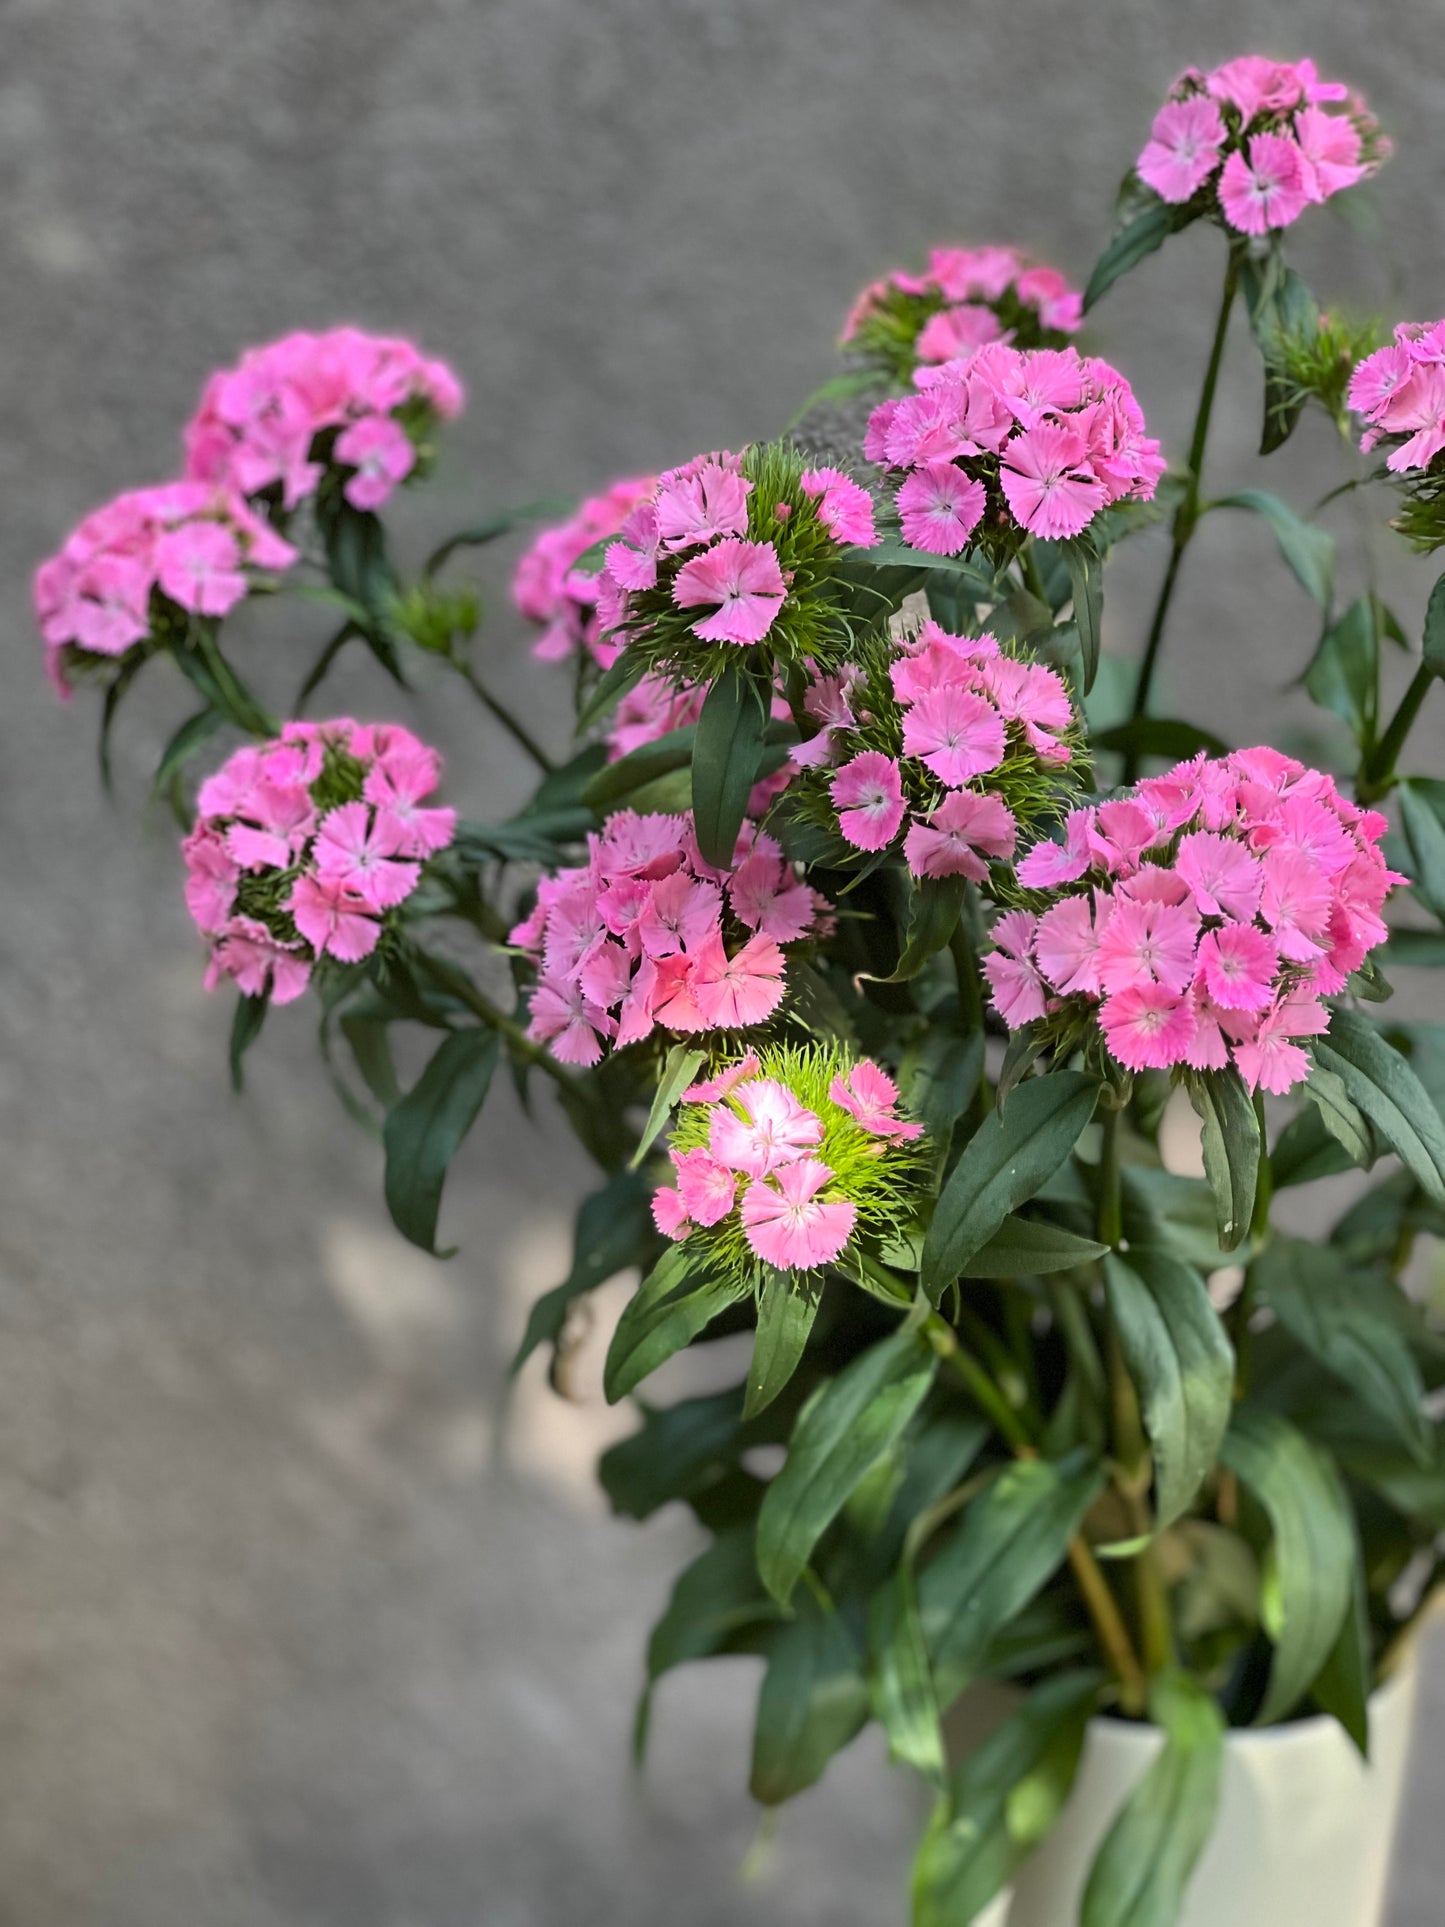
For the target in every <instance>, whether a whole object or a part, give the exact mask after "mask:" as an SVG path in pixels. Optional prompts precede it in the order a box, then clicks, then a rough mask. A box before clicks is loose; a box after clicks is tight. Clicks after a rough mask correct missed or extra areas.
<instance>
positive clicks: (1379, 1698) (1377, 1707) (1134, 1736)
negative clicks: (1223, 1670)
mask: <svg viewBox="0 0 1445 1927" xmlns="http://www.w3.org/2000/svg"><path fill="white" fill-rule="evenodd" d="M1416 1670H1417V1668H1416V1661H1415V1656H1414V1654H1413V1653H1411V1654H1410V1655H1409V1656H1408V1657H1407V1658H1406V1659H1404V1660H1403V1661H1402V1662H1401V1664H1400V1665H1399V1666H1397V1667H1395V1668H1394V1669H1393V1670H1392V1671H1391V1672H1390V1673H1389V1674H1388V1675H1387V1677H1386V1678H1384V1679H1382V1680H1381V1681H1380V1682H1379V1683H1378V1685H1376V1686H1375V1688H1374V1689H1373V1691H1372V1692H1371V1694H1370V1697H1369V1700H1368V1702H1367V1704H1368V1706H1369V1708H1370V1711H1371V1712H1372V1713H1375V1712H1383V1711H1384V1710H1385V1709H1386V1708H1387V1707H1389V1706H1392V1705H1393V1704H1394V1703H1395V1702H1396V1700H1398V1699H1399V1698H1400V1697H1401V1696H1402V1695H1403V1694H1404V1693H1406V1691H1407V1690H1410V1689H1413V1687H1414V1685H1415V1680H1416ZM1089 1726H1090V1727H1091V1728H1094V1727H1097V1728H1099V1729H1100V1730H1101V1731H1103V1732H1105V1733H1107V1734H1108V1735H1109V1737H1110V1739H1111V1740H1119V1741H1123V1742H1125V1743H1126V1744H1133V1745H1138V1746H1146V1745H1147V1746H1153V1745H1155V1744H1156V1743H1157V1742H1156V1740H1155V1738H1154V1736H1155V1735H1157V1734H1158V1733H1159V1730H1160V1729H1159V1728H1158V1727H1157V1726H1153V1725H1151V1724H1150V1723H1149V1722H1148V1721H1147V1720H1127V1719H1122V1718H1121V1717H1120V1716H1119V1715H1118V1714H1117V1713H1096V1714H1095V1715H1094V1716H1093V1718H1092V1719H1091V1720H1090V1721H1089ZM1326 1730H1332V1731H1334V1732H1337V1733H1341V1734H1343V1728H1342V1727H1341V1726H1340V1724H1339V1722H1338V1721H1337V1720H1336V1719H1335V1717H1334V1715H1333V1714H1332V1713H1311V1714H1310V1715H1309V1716H1308V1717H1307V1718H1305V1719H1302V1720H1281V1721H1279V1722H1277V1723H1276V1724H1275V1725H1273V1726H1231V1727H1228V1728H1226V1730H1225V1735H1224V1743H1225V1745H1226V1746H1229V1747H1240V1748H1254V1747H1262V1746H1286V1745H1291V1744H1296V1743H1304V1742H1307V1741H1309V1740H1312V1739H1314V1738H1316V1737H1318V1736H1319V1735H1320V1734H1321V1733H1323V1732H1324V1731H1326ZM1351 1744H1353V1742H1352V1743H1351Z"/></svg>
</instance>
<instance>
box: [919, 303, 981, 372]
mask: <svg viewBox="0 0 1445 1927" xmlns="http://www.w3.org/2000/svg"><path fill="white" fill-rule="evenodd" d="M1002 338H1003V324H1002V323H1001V322H1000V320H999V318H998V316H997V315H996V314H995V313H994V311H993V309H992V308H984V307H980V306H978V305H976V304H975V303H974V302H971V301H967V302H960V303H959V304H958V305H957V306H956V307H952V308H940V309H939V311H938V313H937V314H935V315H930V316H929V318H928V320H927V321H925V322H924V324H923V326H922V328H920V330H919V332H918V339H917V341H916V342H914V344H913V352H914V353H915V354H916V355H917V357H918V359H919V360H920V361H956V360H957V359H958V358H959V357H960V356H961V355H971V354H972V353H973V352H974V350H975V349H976V348H982V347H984V346H985V345H986V343H988V342H990V341H1000V340H1002Z"/></svg>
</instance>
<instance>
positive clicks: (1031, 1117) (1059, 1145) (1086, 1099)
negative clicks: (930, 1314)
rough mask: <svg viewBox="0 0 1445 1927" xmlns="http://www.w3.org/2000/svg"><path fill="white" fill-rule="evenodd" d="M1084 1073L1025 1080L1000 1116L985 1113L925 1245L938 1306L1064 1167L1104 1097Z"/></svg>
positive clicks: (926, 1271)
mask: <svg viewBox="0 0 1445 1927" xmlns="http://www.w3.org/2000/svg"><path fill="white" fill-rule="evenodd" d="M1098 1097H1099V1086H1098V1083H1097V1081H1096V1080H1095V1079H1094V1078H1092V1077H1089V1076H1087V1075H1086V1074H1085V1073H1084V1072H1083V1071H1054V1072H1051V1073H1050V1074H1049V1075H1048V1076H1046V1077H1035V1078H1031V1079H1030V1080H1029V1081H1028V1082H1027V1083H1026V1084H1022V1085H1020V1087H1019V1089H1018V1090H1016V1091H1015V1092H1014V1094H1013V1096H1012V1097H1010V1099H1009V1102H1008V1110H1007V1111H1006V1112H1005V1113H1004V1114H1003V1115H1002V1116H1000V1115H999V1113H998V1112H997V1111H995V1112H994V1113H993V1114H992V1115H991V1116H990V1117H987V1118H985V1119H984V1121H983V1123H982V1124H981V1125H980V1126H979V1128H978V1130H977V1131H976V1132H975V1133H974V1135H973V1137H971V1138H970V1139H969V1142H968V1144H967V1146H966V1148H965V1150H964V1153H963V1156H962V1157H961V1158H960V1159H959V1161H958V1163H957V1164H956V1165H955V1166H954V1169H953V1172H952V1174H951V1175H950V1177H949V1180H948V1183H947V1184H946V1185H945V1186H944V1188H943V1193H942V1195H941V1196H940V1198H939V1200H938V1208H937V1210H936V1211H935V1212H934V1214H933V1223H932V1224H931V1225H930V1226H929V1229H928V1238H927V1241H926V1243H925V1244H924V1247H923V1271H922V1276H923V1287H924V1290H925V1291H926V1292H927V1293H928V1296H929V1298H930V1299H931V1301H932V1302H933V1303H934V1304H935V1305H936V1304H937V1303H938V1301H939V1300H940V1299H941V1298H942V1296H943V1294H944V1292H945V1291H946V1290H947V1289H948V1287H949V1286H950V1285H951V1284H952V1283H953V1281H954V1279H955V1278H958V1277H960V1276H962V1275H964V1274H966V1273H967V1271H968V1263H969V1260H970V1259H971V1258H972V1257H973V1255H974V1253H975V1252H977V1251H981V1250H982V1249H983V1247H984V1246H985V1245H986V1244H987V1243H988V1241H989V1239H990V1238H991V1237H992V1236H993V1234H994V1233H995V1232H996V1231H997V1230H998V1229H999V1227H1000V1226H1001V1225H1002V1223H1003V1221H1004V1219H1005V1218H1006V1217H1007V1216H1008V1214H1009V1213H1010V1212H1011V1211H1016V1210H1017V1209H1018V1207H1019V1206H1020V1205H1021V1204H1026V1203H1027V1202H1028V1200H1029V1199H1030V1198H1032V1197H1033V1196H1034V1195H1035V1193H1036V1192H1037V1191H1038V1190H1039V1188H1040V1186H1041V1185H1044V1184H1046V1183H1047V1182H1048V1180H1049V1179H1050V1178H1051V1177H1052V1176H1053V1175H1054V1173H1055V1171H1057V1170H1058V1168H1059V1166H1060V1165H1061V1164H1062V1163H1063V1161H1064V1159H1065V1158H1066V1157H1067V1156H1068V1155H1069V1153H1070V1151H1072V1150H1073V1148H1074V1146H1075V1144H1077V1143H1078V1141H1079V1136H1080V1134H1081V1132H1082V1131H1083V1129H1084V1126H1085V1125H1086V1124H1087V1123H1088V1122H1089V1119H1090V1118H1091V1117H1092V1116H1093V1115H1094V1106H1095V1104H1096V1103H1097V1102H1098Z"/></svg>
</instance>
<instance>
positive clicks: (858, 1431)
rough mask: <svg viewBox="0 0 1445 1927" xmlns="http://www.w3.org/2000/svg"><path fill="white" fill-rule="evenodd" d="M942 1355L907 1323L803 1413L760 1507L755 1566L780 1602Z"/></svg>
mask: <svg viewBox="0 0 1445 1927" xmlns="http://www.w3.org/2000/svg"><path fill="white" fill-rule="evenodd" d="M937 1369H938V1360H937V1358H936V1357H935V1355H934V1353H933V1350H932V1348H931V1347H930V1346H929V1344H928V1342H927V1341H926V1339H924V1337H923V1336H922V1334H921V1333H920V1332H919V1331H918V1329H917V1327H916V1326H915V1325H913V1324H912V1323H907V1324H904V1325H902V1326H900V1328H899V1329H898V1330H897V1331H896V1332H894V1333H893V1334H892V1335H891V1336H890V1337H888V1338H885V1339H883V1340H881V1341H880V1342H879V1343H878V1344H876V1345H872V1346H870V1347H869V1349H868V1350H867V1351H866V1352H863V1353H862V1354H861V1355H860V1356H859V1357H857V1358H855V1359H854V1360H853V1362H852V1363H851V1364H850V1365H847V1366H845V1367H844V1369H843V1370H842V1371H841V1372H840V1373H839V1374H838V1376H837V1377H836V1378H832V1379H829V1380H827V1381H826V1382H825V1383H824V1384H823V1385H821V1386H819V1388H818V1390H817V1391H816V1392H815V1393H814V1394H813V1396H812V1397H811V1398H810V1399H809V1400H808V1403H807V1404H806V1405H805V1406H804V1407H803V1409H802V1411H801V1412H800V1413H799V1414H798V1419H797V1423H796V1424H795V1425H794V1427H793V1435H792V1437H791V1439H790V1440H789V1441H788V1456H787V1459H786V1461H785V1462H784V1464H783V1468H782V1470H781V1471H780V1472H779V1473H778V1475H777V1477H776V1478H775V1479H774V1480H773V1481H772V1483H771V1485H769V1487H768V1490H767V1493H766V1495H765V1496H764V1499H763V1503H762V1508H761V1510H760V1511H759V1513H758V1571H759V1573H760V1574H761V1575H762V1580H763V1584H764V1585H765V1586H766V1587H767V1589H768V1591H769V1592H770V1593H771V1594H772V1595H773V1597H774V1598H775V1599H777V1600H779V1601H781V1603H782V1604H783V1605H786V1604H787V1603H788V1600H789V1599H790V1598H791V1597H792V1592H793V1588H794V1586H795V1585H796V1584H797V1583H798V1580H799V1579H800V1578H801V1577H802V1574H803V1569H804V1567H805V1566H806V1565H807V1563H808V1561H809V1559H810V1558H811V1557H812V1553H813V1548H814V1546H815V1545H817V1543H818V1541H819V1539H821V1538H822V1536H823V1534H824V1533H825V1532H826V1531H827V1529H828V1527H829V1526H830V1525H831V1524H832V1523H833V1521H834V1519H836V1518H837V1516H838V1514H839V1513H840V1512H841V1511H842V1509H843V1507H844V1505H845V1504H846V1503H847V1501H848V1499H849V1497H850V1496H851V1494H852V1493H853V1492H854V1490H855V1489H856V1488H857V1486H858V1485H860V1484H861V1483H862V1481H863V1480H864V1478H866V1477H867V1475H868V1473H869V1472H870V1471H871V1470H872V1469H873V1467H874V1466H875V1465H876V1464H877V1463H878V1461H879V1459H881V1458H882V1457H883V1455H884V1453H885V1452H887V1451H888V1449H889V1448H890V1446H892V1445H893V1443H894V1441H895V1440H896V1439H897V1438H898V1436H899V1434H900V1433H901V1432H902V1430H903V1428H904V1426H905V1425H907V1423H908V1421H909V1420H910V1419H911V1418H912V1416H913V1414H914V1413H915V1412H916V1411H917V1410H918V1407H919V1405H920V1404H921V1403H922V1401H923V1398H924V1395H925V1393H926V1392H927V1391H928V1388H929V1386H930V1385H931V1384H932V1383H933V1377H934V1373H935V1372H936V1371H937Z"/></svg>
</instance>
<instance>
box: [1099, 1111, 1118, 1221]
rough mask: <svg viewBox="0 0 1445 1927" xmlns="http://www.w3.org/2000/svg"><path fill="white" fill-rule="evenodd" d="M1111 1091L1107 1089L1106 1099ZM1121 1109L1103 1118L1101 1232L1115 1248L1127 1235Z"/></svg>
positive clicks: (1100, 1179) (1100, 1170)
mask: <svg viewBox="0 0 1445 1927" xmlns="http://www.w3.org/2000/svg"><path fill="white" fill-rule="evenodd" d="M1107 1100H1108V1093H1107V1091H1106V1092H1105V1101H1106V1102H1107ZM1119 1115H1120V1114H1119V1112H1118V1111H1116V1110H1112V1109H1110V1110H1106V1111H1105V1112H1104V1113H1103V1116H1102V1118H1101V1119H1100V1122H1101V1123H1102V1125H1103V1128H1104V1148H1103V1150H1102V1151H1101V1152H1100V1154H1099V1216H1098V1227H1099V1229H1098V1236H1099V1243H1100V1244H1101V1245H1107V1246H1108V1247H1109V1249H1110V1250H1111V1251H1113V1250H1115V1249H1116V1248H1117V1246H1118V1244H1119V1241H1120V1239H1121V1238H1122V1237H1123V1235H1124V1191H1123V1182H1122V1176H1121V1173H1120V1169H1119Z"/></svg>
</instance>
